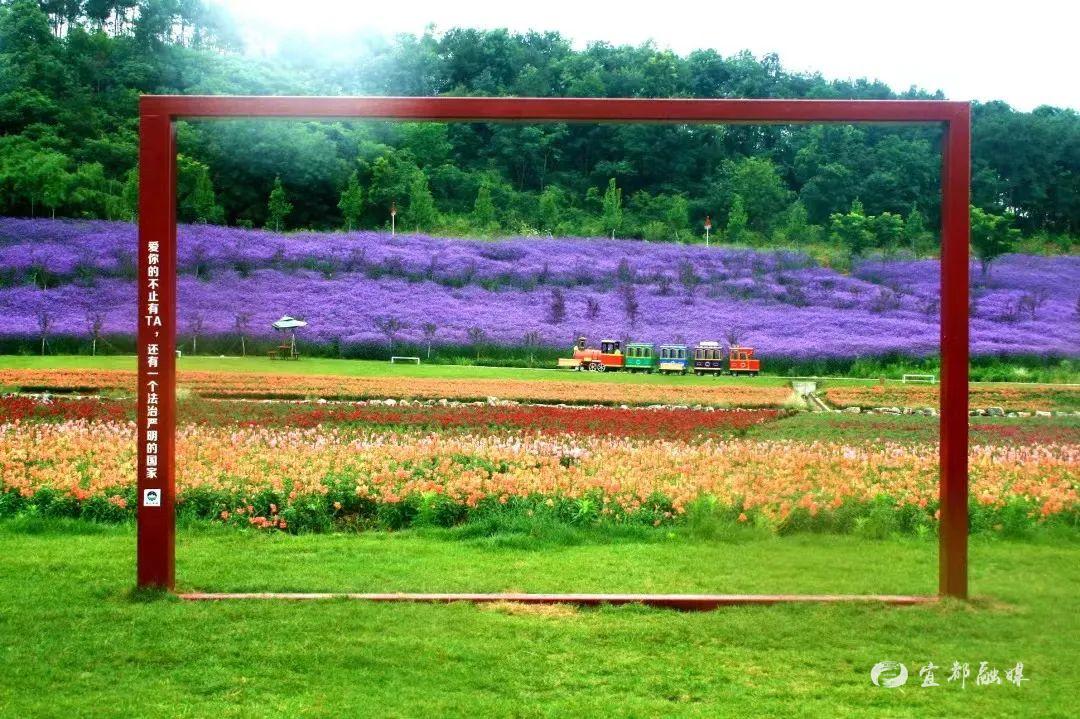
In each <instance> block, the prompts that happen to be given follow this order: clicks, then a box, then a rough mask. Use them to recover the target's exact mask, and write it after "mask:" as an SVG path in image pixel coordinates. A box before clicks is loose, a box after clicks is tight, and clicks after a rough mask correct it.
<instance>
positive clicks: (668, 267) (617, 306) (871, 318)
mask: <svg viewBox="0 0 1080 719" xmlns="http://www.w3.org/2000/svg"><path fill="white" fill-rule="evenodd" d="M179 238H180V239H179V244H180V265H181V277H180V280H179V286H180V305H181V307H180V332H181V340H184V339H185V335H190V334H191V331H192V329H193V328H194V327H195V326H197V325H199V324H201V331H200V334H201V335H202V336H204V337H205V336H209V335H219V336H229V335H235V334H236V333H237V330H236V327H237V317H238V315H245V314H246V315H248V318H247V320H246V323H247V326H248V331H247V334H248V335H249V336H255V337H259V336H266V337H269V336H272V335H273V332H272V330H271V329H270V324H271V322H273V321H274V320H276V319H277V318H278V317H280V316H281V315H285V314H288V315H293V316H296V317H302V318H304V319H306V320H307V321H308V322H309V323H310V326H309V327H308V328H307V330H306V331H305V332H304V334H302V335H301V336H302V338H303V339H306V340H308V341H315V342H331V341H336V342H340V343H343V344H348V343H376V342H378V343H385V342H386V341H387V335H386V334H385V333H384V331H383V330H381V329H380V325H382V327H383V328H385V327H386V326H387V320H396V323H397V324H400V326H401V329H400V330H398V331H397V332H396V333H395V339H396V340H397V341H407V342H414V343H417V344H420V343H423V342H425V338H424V330H423V328H424V325H425V324H428V323H430V324H431V325H434V328H435V329H434V343H435V344H436V345H439V344H458V345H460V344H469V343H471V341H472V340H473V339H475V337H476V336H477V332H476V329H475V328H479V330H482V331H483V336H484V341H486V342H489V343H493V344H504V345H520V344H522V343H523V338H524V336H525V335H526V333H531V332H535V333H536V334H537V336H538V337H539V339H540V342H541V344H545V345H551V346H557V347H569V345H570V343H571V341H572V338H573V337H575V336H576V335H577V334H586V335H588V336H589V337H591V338H593V339H599V338H600V336H610V337H615V338H629V339H634V340H640V341H650V342H657V343H660V342H673V341H681V342H689V343H693V342H697V341H699V340H704V339H716V340H720V341H722V342H723V341H732V340H733V341H738V342H741V343H746V344H751V345H754V346H755V347H757V348H759V351H760V352H761V354H762V355H763V356H766V357H769V356H772V357H790V358H793V359H812V358H824V357H845V358H850V357H860V356H878V355H883V354H887V353H901V354H904V355H910V356H923V355H929V354H934V353H936V351H937V347H938V309H939V308H938V303H937V300H936V297H937V281H938V276H939V275H938V264H937V261H936V260H930V261H910V260H908V261H900V260H897V261H882V260H868V261H865V262H863V263H862V264H860V265H859V266H858V267H857V268H856V269H855V271H854V272H853V273H852V274H850V275H848V274H843V273H840V272H837V271H835V270H832V269H829V268H827V267H821V266H818V265H816V264H815V263H814V262H813V261H812V260H810V259H809V258H808V257H806V256H804V255H801V254H798V253H793V252H756V251H753V250H749V249H731V248H705V247H701V246H683V245H672V244H650V243H646V242H639V241H628V240H607V239H547V238H518V239H507V240H500V241H481V240H461V239H444V238H435V237H425V236H402V235H399V236H398V237H396V238H390V237H389V236H388V235H386V234H383V233H377V232H354V233H349V234H343V233H333V234H329V233H327V234H319V233H298V234H289V235H280V234H274V233H271V232H266V231H259V230H243V229H235V228H224V227H216V226H210V225H198V226H181V227H180V228H179ZM135 241H136V231H135V227H134V226H133V225H130V224H125V223H116V222H104V221H71V220H27V219H13V218H0V313H2V316H3V318H4V320H5V322H4V325H3V327H2V328H0V336H4V337H7V338H15V339H17V338H26V339H34V338H39V337H40V334H41V330H40V324H41V322H42V319H43V318H44V319H45V321H47V323H48V334H49V335H50V336H56V335H68V336H76V337H79V336H81V337H89V335H90V334H91V331H92V330H91V326H92V321H93V320H92V318H94V317H95V316H97V317H98V318H99V320H100V321H102V322H103V326H102V329H101V331H102V333H103V334H111V335H133V334H134V331H135V325H136V316H135V284H134V262H135V250H136V244H135ZM972 279H973V282H974V283H975V286H974V291H973V299H972V312H973V315H972V321H971V342H972V351H973V353H974V354H979V355H990V354H1028V355H1030V354H1052V355H1058V356H1068V357H1075V356H1078V355H1080V317H1078V316H1077V310H1078V307H1077V303H1078V299H1077V298H1078V293H1080V284H1078V280H1080V257H1034V256H1024V255H1009V256H1006V257H1003V258H1001V259H1000V260H999V261H998V262H996V263H995V264H994V266H993V268H992V270H991V273H990V275H989V277H985V278H984V277H982V276H981V275H980V273H979V271H978V267H977V265H974V264H973V268H972ZM42 285H44V288H42ZM560 295H561V296H562V298H563V304H564V307H565V309H564V310H563V311H560V309H559V307H558V306H557V305H559V304H560V303H559V300H558V299H557V298H558V296H560ZM470 330H472V338H470ZM429 331H430V327H429Z"/></svg>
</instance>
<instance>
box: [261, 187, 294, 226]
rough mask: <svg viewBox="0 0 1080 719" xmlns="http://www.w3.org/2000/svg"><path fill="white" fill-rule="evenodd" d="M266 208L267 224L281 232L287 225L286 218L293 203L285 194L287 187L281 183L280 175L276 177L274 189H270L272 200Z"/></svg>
mask: <svg viewBox="0 0 1080 719" xmlns="http://www.w3.org/2000/svg"><path fill="white" fill-rule="evenodd" d="M266 209H267V221H266V224H267V225H268V226H270V227H273V228H274V231H275V232H280V231H281V229H282V228H283V227H284V226H285V218H286V217H288V216H289V213H291V212H292V210H293V206H292V203H291V202H289V199H288V198H287V197H286V196H285V188H284V187H282V185H281V178H280V177H275V178H274V189H272V190H271V191H270V200H269V202H267V204H266Z"/></svg>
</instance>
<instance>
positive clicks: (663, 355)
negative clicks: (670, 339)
mask: <svg viewBox="0 0 1080 719" xmlns="http://www.w3.org/2000/svg"><path fill="white" fill-rule="evenodd" d="M660 359H667V350H666V349H664V348H663V347H661V348H660Z"/></svg>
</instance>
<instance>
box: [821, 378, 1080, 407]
mask: <svg viewBox="0 0 1080 719" xmlns="http://www.w3.org/2000/svg"><path fill="white" fill-rule="evenodd" d="M968 396H969V401H970V402H971V407H972V408H978V409H986V408H987V407H1001V408H1002V409H1004V410H1006V411H1016V412H1034V411H1039V410H1045V411H1051V410H1054V411H1066V412H1067V411H1076V410H1080V386H1077V385H1000V384H999V385H981V384H973V385H971V387H970V389H969V391H968ZM825 399H826V400H828V402H829V403H830V404H832V405H833V406H836V407H863V408H867V407H894V406H899V407H937V406H938V403H939V402H940V399H941V392H940V389H939V387H937V386H929V385H914V384H908V385H896V384H892V385H872V386H848V387H828V388H826V389H825Z"/></svg>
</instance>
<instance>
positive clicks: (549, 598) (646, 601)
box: [180, 592, 937, 611]
mask: <svg viewBox="0 0 1080 719" xmlns="http://www.w3.org/2000/svg"><path fill="white" fill-rule="evenodd" d="M180 598H181V599H186V600H188V601H221V600H229V599H263V600H265V599H280V600H290V601H297V600H299V601H312V600H324V599H359V600H363V601H367V602H427V603H433V604H449V603H450V602H473V603H475V604H484V603H491V602H515V603H518V604H576V605H579V606H586V607H596V606H600V605H604V604H609V605H621V604H642V605H644V606H647V607H660V608H664V609H681V610H685V611H708V610H711V609H718V608H720V607H730V606H738V605H745V604H786V603H833V602H864V603H881V604H899V605H911V604H925V603H927V602H934V601H937V597H927V596H918V595H903V594H422V593H421V594H410V593H396V594H363V593H355V592H340V593H333V592H330V593H324V592H254V593H245V592H189V593H187V594H181V595H180Z"/></svg>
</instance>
